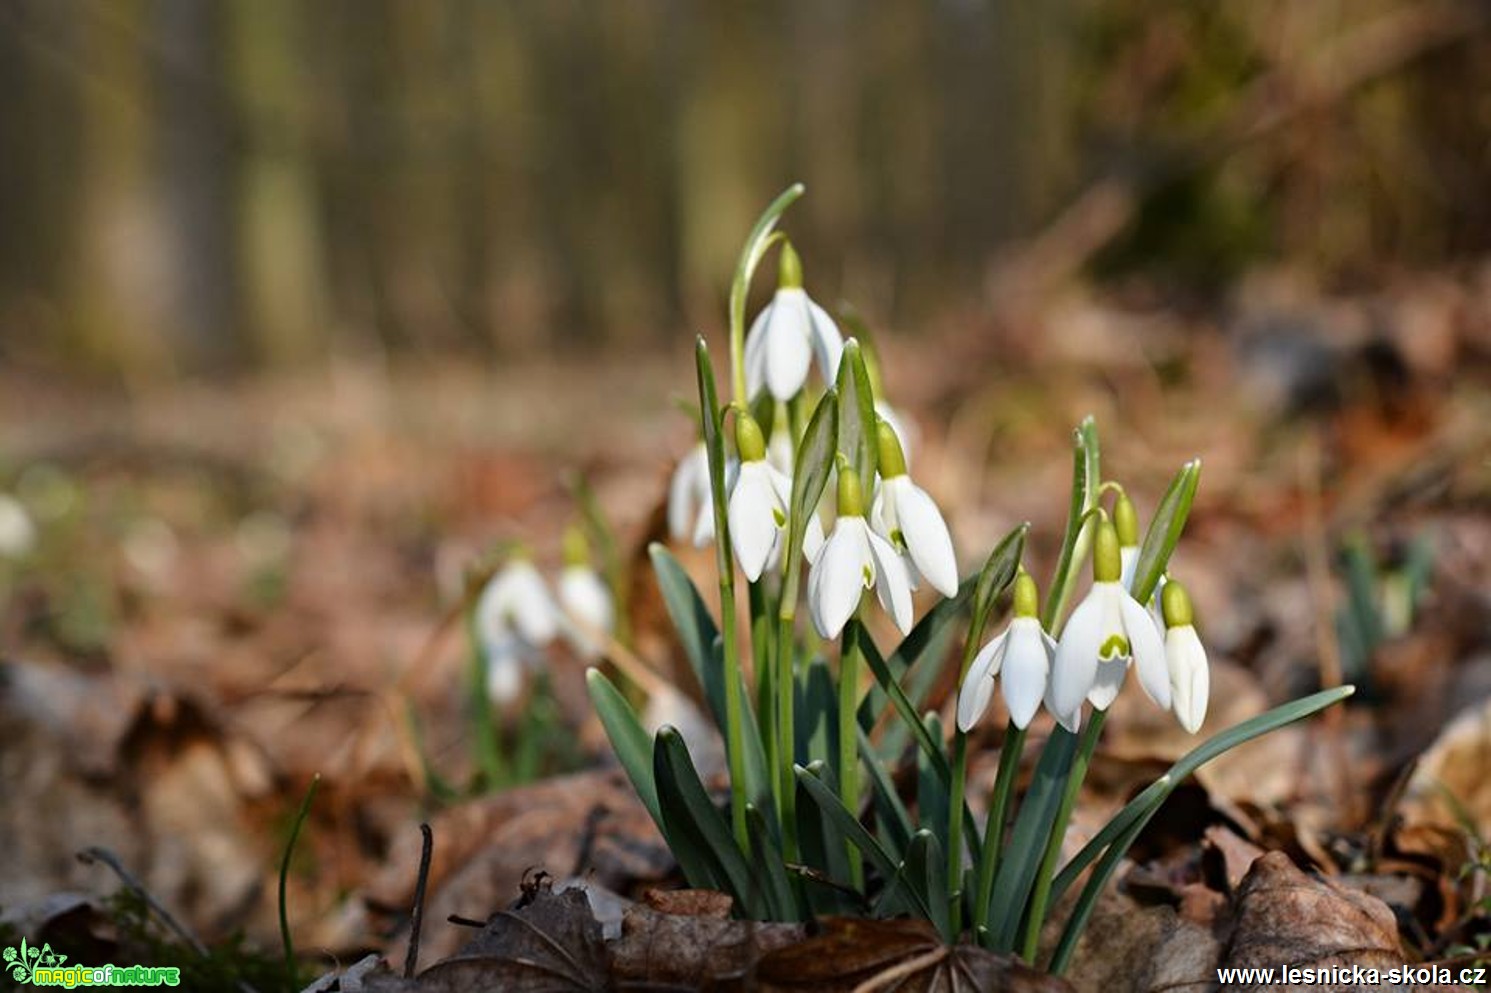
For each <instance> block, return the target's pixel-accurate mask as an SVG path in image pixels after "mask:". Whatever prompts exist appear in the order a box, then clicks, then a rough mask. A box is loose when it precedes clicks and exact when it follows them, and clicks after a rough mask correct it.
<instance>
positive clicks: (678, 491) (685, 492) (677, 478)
mask: <svg viewBox="0 0 1491 993" xmlns="http://www.w3.org/2000/svg"><path fill="white" fill-rule="evenodd" d="M668 533H669V534H670V535H671V536H672V538H673V540H674V541H692V542H693V543H694V547H695V548H702V547H703V546H704V545H706V544H708V543H709V542H710V541H712V540H714V492H713V490H711V489H710V485H709V450H708V449H707V448H705V447H704V442H702V441H701V442H699V443H698V444H697V445H695V446H694V447H693V448H692V449H690V450H689V453H688V454H687V455H685V456H684V457H683V458H682V459H680V460H679V463H678V467H677V468H675V469H674V470H673V478H672V479H671V480H669V482H668Z"/></svg>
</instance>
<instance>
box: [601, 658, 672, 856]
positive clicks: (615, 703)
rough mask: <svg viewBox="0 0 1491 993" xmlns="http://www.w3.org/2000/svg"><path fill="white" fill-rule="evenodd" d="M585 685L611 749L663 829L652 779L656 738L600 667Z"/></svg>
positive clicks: (640, 797)
mask: <svg viewBox="0 0 1491 993" xmlns="http://www.w3.org/2000/svg"><path fill="white" fill-rule="evenodd" d="M585 685H586V687H587V688H588V689H589V691H590V702H591V705H592V706H594V707H595V713H596V716H598V717H599V718H600V719H601V726H602V727H604V728H605V729H606V737H608V738H610V739H611V748H612V750H614V751H615V752H616V758H617V759H618V760H620V762H621V767H622V768H623V769H625V770H626V775H627V778H628V779H630V780H631V781H632V789H634V790H636V791H637V796H638V798H639V799H641V801H642V805H643V806H645V807H646V808H647V812H648V813H649V814H651V815H652V819H653V821H654V822H656V824H657V825H658V827H659V828H661V827H662V825H663V817H662V814H661V813H660V812H659V810H658V802H657V786H656V784H655V783H654V781H653V778H652V739H651V738H649V737H648V736H647V732H646V730H644V729H643V727H642V722H641V721H639V720H638V719H637V712H636V711H635V710H633V709H632V705H631V704H630V703H627V700H626V697H624V696H622V695H621V691H620V690H618V689H617V688H616V687H615V685H613V684H612V682H611V681H610V680H609V679H607V678H606V677H605V676H604V675H603V674H602V673H601V671H600V670H599V669H591V670H589V671H588V672H586V673H585Z"/></svg>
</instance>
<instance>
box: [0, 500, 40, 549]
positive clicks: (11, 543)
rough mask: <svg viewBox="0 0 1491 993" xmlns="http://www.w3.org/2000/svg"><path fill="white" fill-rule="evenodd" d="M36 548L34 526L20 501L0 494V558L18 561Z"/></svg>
mask: <svg viewBox="0 0 1491 993" xmlns="http://www.w3.org/2000/svg"><path fill="white" fill-rule="evenodd" d="M35 547H36V525H35V524H34V523H32V520H31V515H30V514H28V513H27V512H26V508H25V507H24V506H22V504H21V501H19V500H17V499H16V498H15V497H13V496H11V495H9V494H8V493H0V558H7V559H18V558H22V557H24V556H26V555H29V554H30V553H31V550H32V549H33V548H35Z"/></svg>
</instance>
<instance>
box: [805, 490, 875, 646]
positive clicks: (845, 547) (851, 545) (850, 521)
mask: <svg viewBox="0 0 1491 993" xmlns="http://www.w3.org/2000/svg"><path fill="white" fill-rule="evenodd" d="M856 524H858V527H856V526H855V525H856ZM865 545H866V543H865V532H864V521H863V520H862V519H860V518H854V517H846V518H842V519H840V520H839V523H838V525H837V526H836V527H835V528H834V531H833V534H831V535H829V537H828V541H827V542H826V543H825V544H824V546H823V551H822V552H820V553H819V555H818V558H817V560H816V561H815V562H814V563H813V583H815V584H816V588H815V589H814V590H813V598H812V599H813V605H814V607H815V609H814V611H813V619H814V621H815V622H816V624H817V627H818V633H819V634H820V635H822V636H823V637H825V638H837V637H838V636H839V634H840V632H842V631H843V630H844V625H845V624H847V623H848V622H849V618H850V616H851V615H853V613H854V611H855V608H857V607H858V606H859V598H860V596H861V595H862V594H863V593H864V589H865V575H864V574H865V567H866V566H867V565H869V549H868V548H866V547H865Z"/></svg>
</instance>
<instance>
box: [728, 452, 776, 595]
mask: <svg viewBox="0 0 1491 993" xmlns="http://www.w3.org/2000/svg"><path fill="white" fill-rule="evenodd" d="M770 472H771V467H770V466H769V465H767V464H766V463H765V462H747V463H745V464H744V465H742V466H741V467H740V472H739V474H738V476H737V478H736V481H735V489H734V490H732V491H731V493H730V505H729V507H728V512H729V518H730V543H731V545H732V546H733V547H734V548H735V560H736V561H737V562H739V563H740V569H741V571H742V572H744V573H745V575H746V578H747V579H749V580H750V581H751V582H753V583H754V582H756V581H757V580H758V579H760V578H761V572H762V570H763V569H765V568H766V560H767V559H768V558H770V556H771V550H772V546H773V545H775V544H776V541H777V530H778V528H777V523H776V520H775V518H774V517H773V511H774V510H775V509H776V494H775V493H774V492H773V490H772V486H771V476H770V475H769V473H770Z"/></svg>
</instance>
